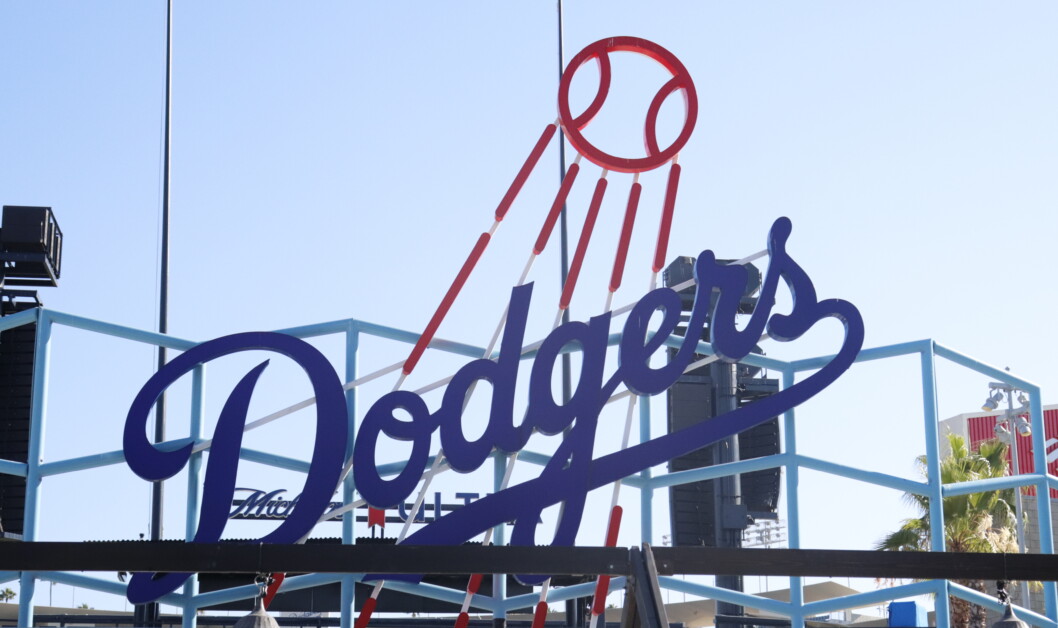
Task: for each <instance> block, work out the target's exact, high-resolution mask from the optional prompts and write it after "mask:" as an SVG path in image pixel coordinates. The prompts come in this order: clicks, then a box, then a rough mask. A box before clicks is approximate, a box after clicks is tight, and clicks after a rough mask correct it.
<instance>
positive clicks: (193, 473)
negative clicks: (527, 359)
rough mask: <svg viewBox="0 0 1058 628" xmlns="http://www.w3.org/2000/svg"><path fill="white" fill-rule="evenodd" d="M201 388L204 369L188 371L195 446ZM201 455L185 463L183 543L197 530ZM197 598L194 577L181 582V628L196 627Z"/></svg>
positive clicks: (198, 434)
mask: <svg viewBox="0 0 1058 628" xmlns="http://www.w3.org/2000/svg"><path fill="white" fill-rule="evenodd" d="M204 385H205V367H204V366H201V365H199V366H197V367H195V370H194V371H192V372H191V425H190V428H189V432H190V433H189V434H188V436H189V437H190V438H191V442H193V443H196V444H197V443H198V441H199V440H201V439H202V415H203V413H204V409H205V402H204V401H203V395H202V392H203V390H202V389H203V386H204ZM201 485H202V452H201V451H200V452H197V453H193V454H191V459H190V460H188V463H187V512H186V513H185V514H184V540H186V541H191V540H192V539H194V538H195V532H197V531H198V513H199V510H201V502H202V493H201V488H200V486H201ZM196 595H198V574H191V577H190V578H188V579H187V582H185V583H184V596H185V597H186V599H187V600H188V605H185V606H184V609H183V610H184V613H183V615H184V617H183V628H195V626H197V625H198V607H196V606H195V602H194V599H195V596H196Z"/></svg>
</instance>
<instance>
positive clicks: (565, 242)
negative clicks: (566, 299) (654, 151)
mask: <svg viewBox="0 0 1058 628" xmlns="http://www.w3.org/2000/svg"><path fill="white" fill-rule="evenodd" d="M562 38H563V34H562V0H558V80H559V82H561V81H562V72H563V70H565V69H566V66H565V64H566V59H565V54H564V53H563V52H562ZM565 177H566V137H565V135H563V134H559V138H558V182H559V183H560V184H561V183H562V179H564V178H565ZM558 216H559V221H558V224H559V231H558V232H559V238H560V240H561V244H562V246H561V247H560V248H561V249H562V251H561V253H562V259H561V262H560V263H561V265H562V266H561V269H560V271H561V273H560V274H561V279H562V285H561V286H560V287H559V290H561V289H562V288H563V287H564V286H565V285H566V276H567V275H569V233H568V231H567V229H566V203H565V202H563V203H562V211H561V212H560V213H559V215H558ZM562 322H563V323H568V322H569V308H566V309H565V310H563V311H562ZM572 389H573V384H572V379H571V376H570V355H569V353H563V354H562V400H563V401H569V398H570V396H571V395H572V394H573V392H572Z"/></svg>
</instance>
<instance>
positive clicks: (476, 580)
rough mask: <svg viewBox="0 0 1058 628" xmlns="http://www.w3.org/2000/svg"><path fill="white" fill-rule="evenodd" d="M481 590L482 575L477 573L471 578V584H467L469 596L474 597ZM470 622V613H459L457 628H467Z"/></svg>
mask: <svg viewBox="0 0 1058 628" xmlns="http://www.w3.org/2000/svg"><path fill="white" fill-rule="evenodd" d="M479 588H481V574H479V573H476V574H474V575H473V576H470V582H469V583H468V584H467V594H468V595H474V594H475V593H477V592H478V589H479ZM469 621H470V613H468V612H467V611H463V612H461V613H459V617H458V618H457V619H456V625H455V628H466V626H467V622H469Z"/></svg>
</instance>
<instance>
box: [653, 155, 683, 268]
mask: <svg viewBox="0 0 1058 628" xmlns="http://www.w3.org/2000/svg"><path fill="white" fill-rule="evenodd" d="M679 187H680V165H679V164H672V169H670V170H669V185H668V187H667V188H666V189H665V206H664V209H663V210H662V212H661V227H660V228H659V229H658V245H657V248H656V249H654V267H653V268H654V272H658V271H660V270H661V269H662V268H664V267H665V254H666V253H667V252H668V249H669V231H670V230H671V229H672V211H673V210H674V209H675V208H676V190H677V189H678V188H679Z"/></svg>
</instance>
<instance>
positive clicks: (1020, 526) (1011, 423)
mask: <svg viewBox="0 0 1058 628" xmlns="http://www.w3.org/2000/svg"><path fill="white" fill-rule="evenodd" d="M1006 393H1007V430H1009V431H1010V449H1011V450H1010V455H1011V459H1010V461H1011V469H1012V471H1013V472H1014V473H1013V475H1021V459H1020V457H1019V456H1018V428H1017V425H1016V424H1015V423H1016V421H1015V417H1014V388H1013V387H1010V386H1007V387H1006ZM1014 490H1015V491H1016V492H1015V493H1014V508H1015V511H1016V513H1017V517H1018V521H1017V531H1018V553H1019V554H1024V553H1025V516H1024V514H1023V512H1022V506H1021V487H1020V486H1018V487H1016V488H1015V489H1014ZM1038 501H1040V502H1042V501H1043V500H1038ZM1020 584H1021V587H1020V588H1021V605H1022V606H1023V607H1025V608H1031V607H1030V606H1029V583H1028V582H1022V583H1020Z"/></svg>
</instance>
